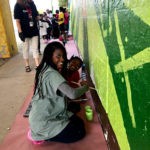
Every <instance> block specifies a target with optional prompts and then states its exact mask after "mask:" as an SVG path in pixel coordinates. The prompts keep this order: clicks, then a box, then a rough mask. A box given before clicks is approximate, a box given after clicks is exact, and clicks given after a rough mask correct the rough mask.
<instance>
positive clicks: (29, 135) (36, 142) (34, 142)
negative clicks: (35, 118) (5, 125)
mask: <svg viewBox="0 0 150 150" xmlns="http://www.w3.org/2000/svg"><path fill="white" fill-rule="evenodd" d="M27 137H28V139H29V140H30V141H31V142H32V143H33V144H35V145H41V144H43V143H44V140H41V141H35V140H33V139H32V137H31V130H29V131H28V135H27Z"/></svg>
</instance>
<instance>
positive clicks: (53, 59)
mask: <svg viewBox="0 0 150 150" xmlns="http://www.w3.org/2000/svg"><path fill="white" fill-rule="evenodd" d="M66 61H67V53H66V49H65V47H64V46H63V45H62V44H61V43H60V42H57V41H54V42H51V43H49V44H48V45H47V46H46V47H45V49H44V53H43V58H42V61H41V63H42V64H44V63H46V65H49V66H51V67H53V68H54V69H56V70H58V71H61V70H62V68H63V65H64V63H65V62H66Z"/></svg>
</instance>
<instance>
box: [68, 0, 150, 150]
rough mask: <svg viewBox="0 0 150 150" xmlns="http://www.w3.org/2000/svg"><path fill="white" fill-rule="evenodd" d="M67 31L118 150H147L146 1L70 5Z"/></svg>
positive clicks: (149, 52) (149, 30) (149, 60)
mask: <svg viewBox="0 0 150 150" xmlns="http://www.w3.org/2000/svg"><path fill="white" fill-rule="evenodd" d="M70 10H71V22H72V25H71V29H72V32H73V35H74V38H75V40H76V42H77V44H78V46H79V49H80V51H81V54H82V57H83V59H84V62H85V63H86V66H87V67H88V68H89V71H90V73H91V77H92V78H93V82H94V83H95V86H96V89H97V92H98V95H99V97H100V99H101V101H102V104H103V107H104V108H105V110H106V112H107V114H108V117H109V120H110V123H111V125H112V128H113V130H114V132H115V134H116V137H117V140H118V143H119V146H120V149H121V150H129V149H131V150H149V149H150V77H149V76H150V0H72V1H71V8H70Z"/></svg>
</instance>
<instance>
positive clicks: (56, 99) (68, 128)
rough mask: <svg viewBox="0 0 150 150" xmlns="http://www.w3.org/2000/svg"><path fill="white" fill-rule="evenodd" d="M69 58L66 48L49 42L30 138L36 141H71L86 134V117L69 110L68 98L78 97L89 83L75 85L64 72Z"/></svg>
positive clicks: (37, 85) (38, 74)
mask: <svg viewBox="0 0 150 150" xmlns="http://www.w3.org/2000/svg"><path fill="white" fill-rule="evenodd" d="M66 60H67V54H66V49H65V47H64V46H63V45H62V44H61V43H59V42H51V43H49V44H48V45H47V46H46V48H45V50H44V53H43V58H42V61H41V63H40V65H39V66H38V68H37V72H36V76H35V88H34V95H33V98H32V109H31V112H30V114H29V124H30V129H31V130H30V131H29V132H28V138H29V139H30V140H32V141H33V143H35V144H39V143H42V142H43V141H56V142H63V143H71V142H75V141H78V140H80V139H82V138H83V137H84V136H85V127H84V123H83V120H82V119H81V118H79V117H78V116H76V115H75V114H73V113H72V112H69V111H68V110H67V97H69V98H70V99H76V98H77V97H80V96H81V95H82V94H84V93H85V92H86V91H87V90H88V86H87V83H86V82H83V83H81V84H83V85H82V86H81V87H78V88H75V89H74V88H72V87H70V86H69V85H68V84H67V81H66V80H65V79H64V78H63V76H62V75H61V72H62V70H63V66H64V64H65V62H66Z"/></svg>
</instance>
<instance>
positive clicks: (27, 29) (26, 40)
mask: <svg viewBox="0 0 150 150" xmlns="http://www.w3.org/2000/svg"><path fill="white" fill-rule="evenodd" d="M37 17H38V12H37V9H36V6H35V4H34V2H33V1H32V0H17V2H16V4H15V6H14V19H15V20H16V25H17V29H18V33H19V37H20V39H21V40H22V41H23V58H24V61H25V71H26V72H30V71H31V68H30V64H29V48H31V50H32V53H33V58H34V60H35V66H36V67H37V66H38V65H39V52H38V36H39V30H38V27H37Z"/></svg>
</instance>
